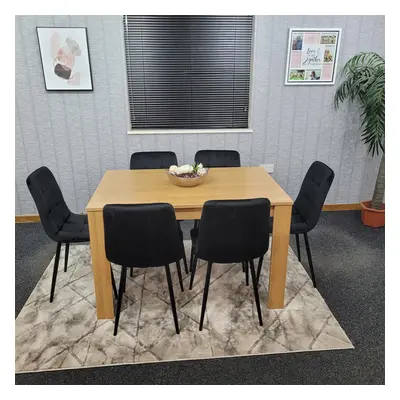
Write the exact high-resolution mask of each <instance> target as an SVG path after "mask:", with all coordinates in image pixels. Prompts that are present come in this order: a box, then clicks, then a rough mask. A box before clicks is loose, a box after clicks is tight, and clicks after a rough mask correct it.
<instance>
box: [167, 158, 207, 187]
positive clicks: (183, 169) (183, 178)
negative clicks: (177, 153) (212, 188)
mask: <svg viewBox="0 0 400 400" xmlns="http://www.w3.org/2000/svg"><path fill="white" fill-rule="evenodd" d="M207 174H208V168H204V167H203V165H202V164H194V165H190V164H187V165H181V166H180V167H178V166H176V165H171V166H170V167H169V170H167V175H168V176H169V179H170V180H171V182H172V183H173V184H174V185H177V186H184V187H191V186H197V185H200V183H203V182H204V180H205V179H206V177H207Z"/></svg>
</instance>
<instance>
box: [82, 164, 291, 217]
mask: <svg viewBox="0 0 400 400" xmlns="http://www.w3.org/2000/svg"><path fill="white" fill-rule="evenodd" d="M257 197H266V198H268V199H269V200H270V202H271V205H272V206H276V205H292V204H293V200H292V199H291V198H290V197H289V196H288V195H287V194H286V193H285V191H284V190H283V189H282V188H281V187H280V186H279V185H278V184H277V183H276V182H275V180H274V179H273V178H272V177H271V176H270V175H269V174H268V173H267V172H266V171H265V169H264V168H263V167H239V168H210V169H209V171H208V176H207V178H206V180H205V182H203V183H202V184H200V185H199V186H194V187H180V186H175V185H174V184H173V183H172V182H171V181H170V179H169V177H168V176H167V172H166V171H165V170H163V169H147V170H109V171H106V173H105V174H104V176H103V178H102V180H101V181H100V183H99V185H98V187H97V189H96V191H95V192H94V194H93V196H92V198H91V199H90V201H89V203H88V205H87V206H86V211H100V210H102V209H103V207H104V206H105V205H106V204H140V203H162V202H165V203H170V204H172V206H173V207H174V208H175V209H181V208H182V209H201V208H202V207H203V204H204V202H206V201H207V200H234V199H251V198H257Z"/></svg>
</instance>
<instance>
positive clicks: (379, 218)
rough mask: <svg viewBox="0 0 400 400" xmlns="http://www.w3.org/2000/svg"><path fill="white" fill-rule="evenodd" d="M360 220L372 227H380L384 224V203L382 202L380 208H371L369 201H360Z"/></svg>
mask: <svg viewBox="0 0 400 400" xmlns="http://www.w3.org/2000/svg"><path fill="white" fill-rule="evenodd" d="M360 204H361V222H362V223H363V224H364V225H367V226H371V227H372V228H380V227H382V226H384V225H385V204H382V207H381V209H380V210H375V209H374V208H371V202H370V201H362V202H361V203H360Z"/></svg>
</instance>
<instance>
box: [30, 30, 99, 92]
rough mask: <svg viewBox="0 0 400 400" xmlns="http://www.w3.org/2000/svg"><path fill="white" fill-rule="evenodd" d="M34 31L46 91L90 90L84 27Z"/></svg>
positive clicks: (91, 85)
mask: <svg viewBox="0 0 400 400" xmlns="http://www.w3.org/2000/svg"><path fill="white" fill-rule="evenodd" d="M36 30H37V35H38V40H39V50H40V56H41V59H42V66H43V74H44V82H45V86H46V90H93V82H92V74H91V68H90V58H89V47H88V40H87V30H86V28H57V27H37V28H36Z"/></svg>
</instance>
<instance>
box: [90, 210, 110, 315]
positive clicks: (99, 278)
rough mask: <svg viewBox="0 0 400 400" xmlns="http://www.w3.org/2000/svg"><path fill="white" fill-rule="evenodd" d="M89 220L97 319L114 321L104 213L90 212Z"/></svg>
mask: <svg viewBox="0 0 400 400" xmlns="http://www.w3.org/2000/svg"><path fill="white" fill-rule="evenodd" d="M88 220H89V234H90V249H91V252H92V270H93V277H94V291H95V294H96V309H97V318H98V319H112V318H114V302H113V296H112V285H111V272H110V262H109V261H108V260H107V258H106V252H105V246H104V224H103V212H101V211H89V212H88Z"/></svg>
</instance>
